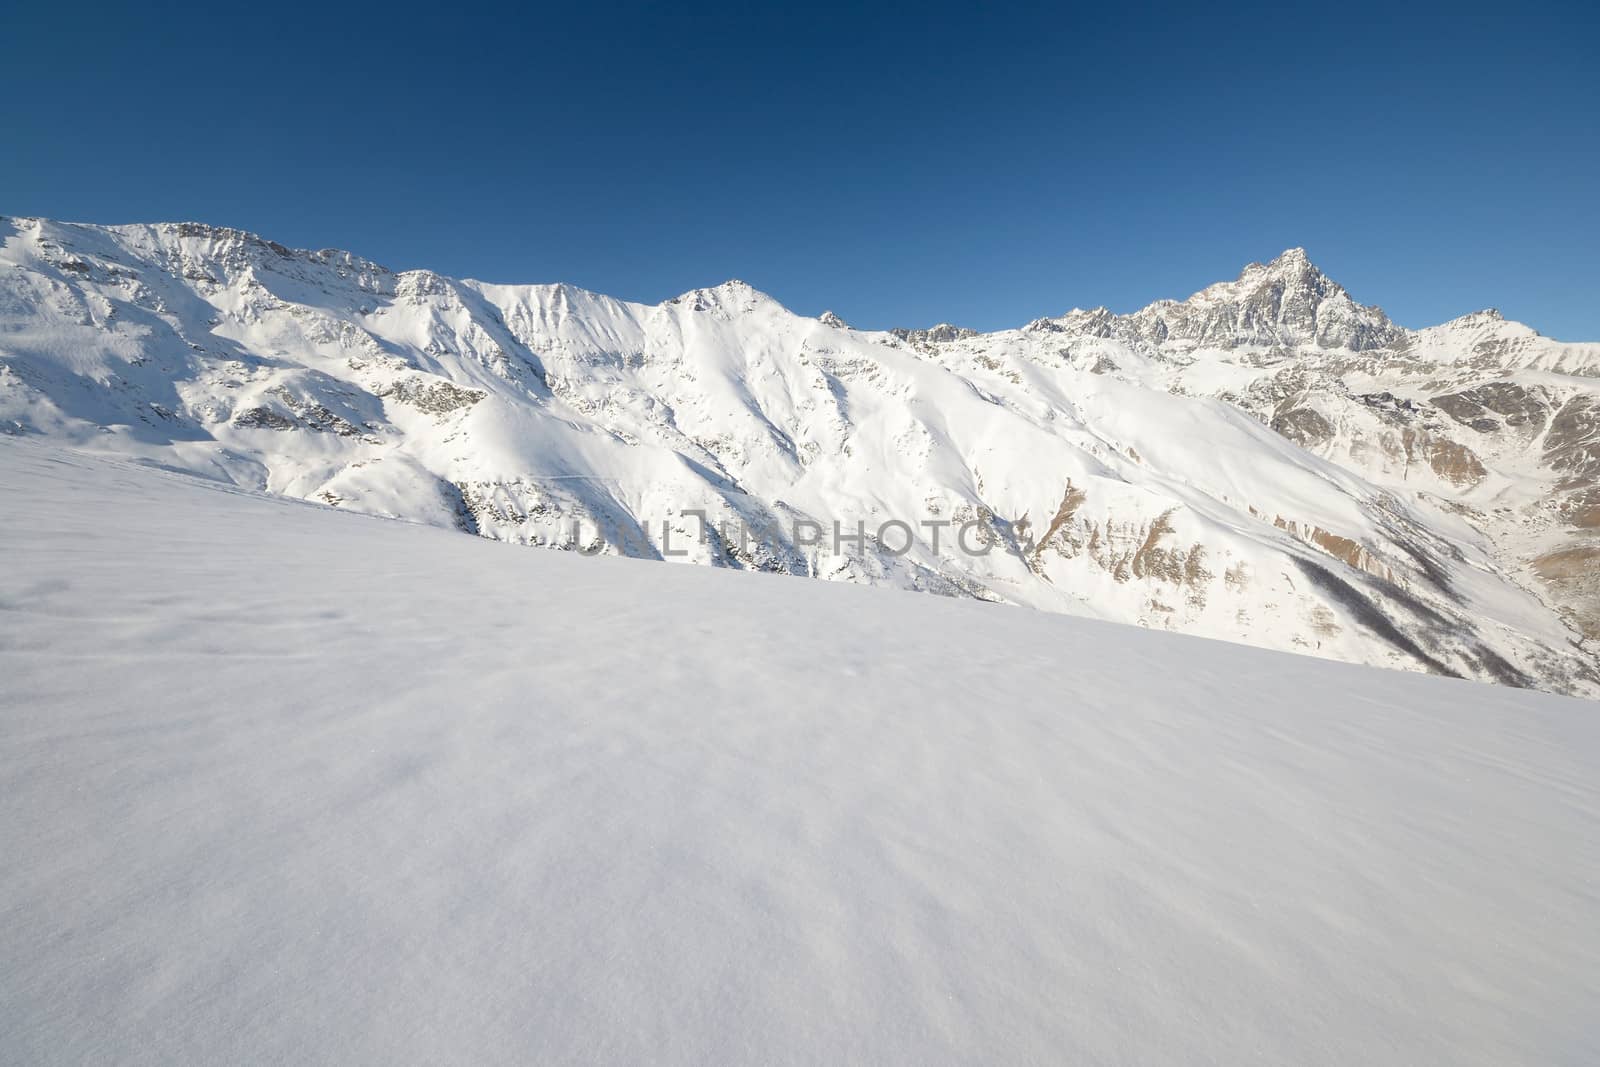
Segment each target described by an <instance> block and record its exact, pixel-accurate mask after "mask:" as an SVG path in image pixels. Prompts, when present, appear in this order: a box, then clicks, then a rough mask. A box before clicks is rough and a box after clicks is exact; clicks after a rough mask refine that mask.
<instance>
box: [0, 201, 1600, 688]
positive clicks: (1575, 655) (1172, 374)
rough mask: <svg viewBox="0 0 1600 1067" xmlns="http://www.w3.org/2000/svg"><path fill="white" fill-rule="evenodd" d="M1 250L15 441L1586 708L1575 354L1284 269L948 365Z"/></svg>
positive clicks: (822, 323) (106, 244) (481, 526)
mask: <svg viewBox="0 0 1600 1067" xmlns="http://www.w3.org/2000/svg"><path fill="white" fill-rule="evenodd" d="M0 239H3V241H4V246H3V251H0V428H3V429H5V430H7V431H8V432H10V433H15V434H29V435H45V436H47V437H49V438H51V439H53V440H55V441H57V442H60V443H61V444H63V445H71V446H75V447H78V448H86V449H93V450H96V451H104V452H115V453H120V454H124V455H128V456H134V457H138V458H140V459H143V460H145V461H147V462H151V463H156V464H160V465H162V466H166V467H171V468H177V469H181V470H185V471H189V472H192V473H195V474H198V475H201V476H203V477H207V478H213V479H218V480H222V481H226V482H230V483H233V484H236V485H239V486H242V487H245V488H248V489H251V490H256V491H264V492H271V493H279V494H285V495H289V496H293V497H299V498H304V499H308V500H317V501H321V502H323V503H326V504H328V505H330V506H334V507H341V508H348V509H352V510H357V511H363V512H369V513H373V514H379V515H388V516H393V517H397V518H403V519H407V520H411V521H415V522H423V523H429V524H434V525H440V526H452V527H456V528H459V529H462V530H465V531H468V532H471V533H476V534H479V535H482V536H485V537H492V538H497V539H500V540H506V541H512V542H518V543H523V544H532V545H540V546H545V547H556V548H567V549H580V550H584V551H598V552H605V553H613V554H614V553H623V554H629V555H639V556H650V557H661V558H672V559H680V558H681V559H683V560H687V561H691V562H698V563H709V564H714V565H719V566H729V567H740V568H750V569H761V570H770V571H781V572H787V573H793V574H806V575H813V576H816V577H822V578H828V579H833V580H843V581H854V582H864V583H870V584H885V585H893V586H898V587H905V588H915V589H924V590H929V591H933V592H938V593H944V594H948V595H957V596H969V597H977V598H981V599H988V600H999V601H1007V602H1013V603H1018V604H1025V605H1031V606H1033V607H1037V608H1041V609H1044V610H1047V611H1056V612H1065V613H1070V614H1079V615H1090V616H1095V617H1099V618H1105V619H1111V620H1117V621H1122V622H1129V623H1137V624H1140V625H1144V626H1149V627H1154V628H1161V629H1170V630H1177V631H1184V632H1189V633H1195V634H1201V635H1206V636H1211V637H1218V638H1224V639H1228V640H1235V641H1242V642H1246V643H1249V644H1255V645H1260V646H1264V647H1270V648H1279V649H1287V650H1298V651H1302V652H1307V653H1311V654H1315V655H1320V656H1324V657H1328V658H1335V659H1343V660H1350V661H1354V662H1360V663H1368V664H1374V665H1381V666H1394V667H1402V668H1407V669H1419V670H1427V671H1432V672H1435V673H1441V674H1455V675H1460V676H1464V677H1469V678H1476V679H1482V680H1487V681H1497V682H1502V683H1506V684H1512V685H1527V686H1537V687H1541V688H1547V689H1552V690H1557V691H1563V692H1570V693H1579V694H1584V695H1591V696H1592V695H1597V694H1600V660H1597V658H1596V656H1595V643H1596V642H1597V641H1600V345H1595V344H1562V343H1559V342H1555V341H1552V340H1549V339H1547V338H1543V337H1540V336H1539V335H1538V334H1537V333H1535V332H1534V331H1532V330H1530V329H1528V328H1527V327H1525V326H1521V325H1519V324H1516V323H1512V322H1507V321H1505V320H1504V319H1502V318H1501V317H1500V316H1499V315H1498V314H1496V313H1493V312H1481V313H1478V314H1475V315H1469V316H1466V317H1464V318H1461V319H1458V320H1456V321H1454V322H1451V323H1447V324H1445V325H1443V326H1438V327H1433V328H1431V329H1425V330H1408V329H1404V328H1402V327H1400V326H1398V325H1396V324H1394V323H1393V322H1391V321H1390V320H1389V319H1388V318H1387V316H1385V315H1384V313H1383V312H1382V311H1381V310H1379V309H1378V308H1375V307H1368V306H1364V305H1361V304H1358V303H1357V302H1356V301H1355V300H1354V299H1352V298H1351V296H1350V295H1349V294H1348V293H1347V292H1346V291H1345V290H1344V289H1343V288H1342V287H1340V286H1339V285H1337V284H1336V283H1335V282H1333V281H1332V280H1331V279H1329V278H1327V276H1325V275H1324V274H1322V272H1321V271H1319V270H1318V269H1317V268H1316V267H1315V266H1314V265H1313V264H1312V263H1311V262H1310V260H1309V259H1308V258H1307V256H1306V254H1305V253H1304V252H1303V251H1302V250H1299V249H1292V250H1290V251H1288V252H1285V253H1284V254H1283V255H1281V256H1279V257H1278V258H1277V259H1275V260H1273V261H1272V262H1271V263H1268V264H1265V265H1260V264H1253V265H1251V266H1249V267H1247V268H1245V270H1244V272H1243V273H1242V274H1241V275H1240V277H1239V278H1238V279H1237V280H1236V281H1233V282H1225V283H1221V284H1218V285H1213V286H1211V287H1209V288H1207V289H1205V290H1202V291H1201V292H1199V293H1197V294H1195V295H1194V296H1192V297H1190V298H1189V299H1187V300H1184V301H1171V300H1167V301H1160V302H1157V303H1155V304H1151V305H1150V306H1149V307H1146V308H1144V309H1142V310H1140V311H1138V312H1135V313H1133V314H1131V315H1115V314H1112V313H1111V312H1109V311H1106V310H1105V309H1096V310H1091V311H1081V310H1074V311H1071V312H1068V313H1067V314H1065V315H1063V316H1060V317H1058V318H1044V319H1039V320H1036V321H1035V322H1032V323H1030V324H1028V325H1027V326H1025V327H1023V328H1021V329H1017V330H1007V331H1001V332H998V333H990V334H980V333H976V332H974V331H972V330H968V329H963V328H960V327H956V326H949V325H941V326H938V327H935V328H933V329H928V330H898V331H889V332H878V331H865V330H854V329H851V328H849V327H848V326H847V325H846V324H845V323H843V322H842V321H841V320H839V319H838V318H837V317H836V316H833V315H831V314H828V315H825V316H823V317H822V319H820V320H818V319H809V318H805V317H802V316H798V315H795V314H792V313H790V312H789V311H787V310H786V309H784V308H783V307H782V306H781V305H779V304H778V303H777V302H776V301H774V300H773V299H772V298H771V297H768V296H766V295H765V294H763V293H760V292H758V291H756V290H755V289H753V288H751V287H750V286H748V285H745V284H743V283H740V282H729V283H726V284H724V285H721V286H717V287H715V288H709V289H697V290H694V291H692V292H689V293H685V294H684V295H682V296H680V297H677V298H676V299H673V300H669V301H666V302H665V303H662V304H660V305H656V306H647V305H642V304H634V303H628V302H625V301H620V300H615V299H613V298H610V297H606V296H602V295H599V294H596V293H590V292H586V291H584V290H581V289H575V288H572V287H570V286H564V285H538V286H506V285H488V284H483V283H479V282H472V281H460V280H455V279H451V278H446V277H443V276H440V275H437V274H433V273H431V272H428V271H407V272H401V273H395V272H392V271H390V270H387V269H386V268H384V267H381V266H379V265H377V264H375V263H372V262H370V261H367V260H364V259H361V258H359V257H357V256H355V255H352V254H350V253H348V252H339V251H332V250H326V251H321V252H306V251H295V250H291V249H288V248H285V247H283V246H281V245H278V244H275V243H273V242H270V241H266V240H263V239H261V238H259V237H256V236H254V235H251V234H247V233H242V232H239V231H236V230H227V229H220V228H215V227H209V226H202V225H196V224H176V225H155V226H120V227H101V226H84V225H69V224H62V223H54V222H47V221H42V220H36V219H5V220H0ZM83 506H84V507H88V508H93V507H96V506H97V503H96V502H95V501H93V500H85V501H84V502H83ZM105 521H106V522H107V523H110V524H114V523H115V522H116V515H115V514H114V513H108V514H107V515H106V516H105ZM241 580H248V579H247V576H241ZM528 595H529V598H530V604H532V603H536V601H537V597H538V590H529V591H528ZM774 625H781V620H774Z"/></svg>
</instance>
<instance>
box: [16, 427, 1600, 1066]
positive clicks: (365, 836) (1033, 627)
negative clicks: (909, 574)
mask: <svg viewBox="0 0 1600 1067" xmlns="http://www.w3.org/2000/svg"><path fill="white" fill-rule="evenodd" d="M0 500H3V501H4V505H5V506H4V507H0V558H3V559H4V560H5V561H6V565H5V566H4V567H3V568H0V796H4V797H5V799H6V805H5V815H4V817H3V818H0V855H4V856H5V857H6V861H5V862H4V863H3V864H0V959H3V960H4V961H5V965H4V966H3V967H0V1061H4V1062H9V1063H39V1064H44V1063H77V1062H86V1061H110V1060H114V1061H116V1062H121V1063H183V1062H196V1063H202V1062H204V1063H219V1062H292V1063H380V1062H394V1061H397V1060H400V1061H407V1062H437V1063H529V1062H607V1063H636V1062H662V1063H706V1062H771V1063H826V1062H863V1063H865V1062H881V1063H953V1062H1029V1061H1035V1062H1057V1063H1113V1062H1121V1063H1172V1062H1195V1063H1209V1062H1216V1063H1296V1064H1318V1063H1328V1064H1333V1063H1340V1064H1343V1063H1395V1064H1398V1063H1421V1062H1428V1063H1455V1064H1470V1063H1482V1064H1510V1063H1528V1064H1533V1063H1539V1064H1551V1063H1568V1064H1579V1063H1592V1062H1595V1061H1596V1059H1597V1058H1600V1028H1597V1027H1596V1025H1595V1019H1594V1010H1593V1009H1594V1005H1595V1004H1596V1003H1597V1002H1600V970H1597V967H1596V964H1595V960H1596V959H1600V925H1597V924H1596V923H1595V922H1594V917H1595V915H1596V914H1597V906H1600V900H1597V896H1600V786H1597V785H1596V783H1597V782H1600V720H1597V719H1596V716H1595V715H1594V713H1593V712H1594V708H1593V705H1592V704H1589V703H1585V702H1580V701H1575V700H1570V699H1565V698H1560V697H1554V696H1548V695H1542V694H1536V693H1530V692H1521V691H1514V690H1509V689H1504V688H1496V687H1491V686H1486V685H1479V684H1474V683H1467V682H1459V681H1450V680H1444V679H1436V678H1428V677H1425V676H1421V675H1413V674H1401V673H1393V672H1384V671H1377V670H1371V669H1366V668H1360V667H1353V666H1348V665H1341V664H1335V663H1330V662H1325V661H1320V660H1314V659H1310V658H1306V657H1297V656H1289V655H1283V654H1279V653H1272V652H1267V651H1262V650H1256V649H1250V648H1246V647H1242V646H1238V645H1233V644H1225V643H1219V642H1212V641H1206V640H1202V639H1198V638H1192V637H1186V636H1180V635H1171V634H1164V633H1158V632H1146V631H1141V630H1139V629H1136V628H1132V627H1126V626H1120V625H1112V624H1105V623H1097V622H1092V621H1087V620H1081V619H1074V618H1070V617H1065V616H1053V615H1046V614H1041V613H1037V612H1031V611H1026V610H1022V609H1018V608H1012V607H1005V606H997V605H984V604H979V603H975V602H972V601H955V600H945V599H940V598H931V597H925V596H912V595H907V594H903V593H896V592H892V591H887V590H874V589H866V588H860V587H852V586H845V585H836V584H827V583H817V582H805V581H796V580H789V579H785V578H781V577H773V576H761V575H750V574H738V573H734V572H731V571H724V570H714V569H707V568H688V567H664V566H660V565H655V564H652V563H649V562H644V561H635V560H626V559H617V558H593V559H589V558H582V557H579V556H577V555H576V554H572V553H556V552H529V551H526V550H522V549H518V548H515V547H510V546H506V545H503V544H498V543H494V542H491V541H488V540H483V539H474V538H467V537H462V536H460V535H459V534H454V533H451V532H448V531H445V530H440V529H436V528H432V527H428V526H420V525H414V524H408V523H401V522H393V521H384V520H380V519H374V518H369V517H365V516H359V515H354V514H349V513H345V512H342V511H339V510H336V509H331V508H325V507H318V506H314V505H310V504H305V503H300V502H295V501H290V500H285V499H282V498H267V497H262V496H259V495H256V494H254V493H251V492H247V491H245V490H241V489H238V488H234V487H232V486H229V485H226V484H223V483H220V482H205V481H202V480H199V479H196V478H194V477H193V476H191V475H186V474H180V473H175V472H172V471H164V470H156V469H151V468H149V467H141V466H139V465H138V464H136V463H133V462H129V461H126V460H114V459H108V458H106V457H102V456H91V455H87V454H84V453H81V452H74V451H71V450H67V449H64V448H61V447H58V446H51V445H46V444H44V443H42V442H39V441H30V440H27V439H15V438H0Z"/></svg>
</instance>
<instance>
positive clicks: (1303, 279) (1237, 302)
mask: <svg viewBox="0 0 1600 1067" xmlns="http://www.w3.org/2000/svg"><path fill="white" fill-rule="evenodd" d="M1129 319H1130V323H1131V325H1132V327H1133V332H1134V334H1135V335H1136V336H1137V337H1139V338H1140V339H1142V340H1144V341H1147V342H1149V343H1153V344H1160V343H1162V342H1164V341H1189V342H1192V343H1195V344H1197V345H1203V346H1207V347H1214V348H1236V347H1248V346H1262V347H1295V346H1298V345H1316V346H1317V347H1320V348H1347V349H1353V350H1364V349H1374V348H1384V347H1387V346H1389V345H1391V344H1394V343H1395V342H1396V341H1398V340H1400V339H1401V338H1402V336H1403V335H1404V331H1403V330H1401V329H1400V328H1399V327H1398V326H1396V325H1395V324H1394V323H1392V322H1390V321H1389V318H1388V316H1387V315H1385V314H1384V313H1383V311H1382V309H1380V308H1376V307H1367V306H1364V305H1361V304H1357V303H1356V302H1355V301H1354V300H1352V299H1351V297H1350V294H1349V293H1348V292H1346V291H1345V289H1344V287H1343V286H1341V285H1340V284H1339V283H1338V282H1335V281H1334V280H1333V279H1332V278H1329V277H1328V276H1327V275H1326V274H1324V273H1322V271H1321V270H1319V269H1318V268H1317V266H1316V264H1314V263H1312V262H1311V259H1310V257H1309V256H1307V255H1306V251H1305V249H1303V248H1291V249H1288V250H1287V251H1285V252H1283V253H1282V254H1281V255H1279V256H1278V257H1277V258H1276V259H1274V260H1272V261H1271V262H1270V263H1252V264H1250V265H1249V266H1247V267H1245V269H1244V270H1243V271H1242V272H1240V274H1239V277H1238V278H1237V279H1235V280H1234V281H1231V282H1218V283H1217V284H1216V285H1212V286H1208V287H1207V288H1205V289H1202V290H1201V291H1200V292H1198V293H1195V294H1194V295H1193V296H1191V297H1190V298H1189V299H1187V300H1185V301H1183V302H1181V303H1178V302H1174V301H1160V302H1157V303H1155V304H1151V305H1150V306H1149V307H1147V308H1145V309H1143V310H1142V311H1138V312H1135V313H1134V314H1133V315H1132V316H1129Z"/></svg>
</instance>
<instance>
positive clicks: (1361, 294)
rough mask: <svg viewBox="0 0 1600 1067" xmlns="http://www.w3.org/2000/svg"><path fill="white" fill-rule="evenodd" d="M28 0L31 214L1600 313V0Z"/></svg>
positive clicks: (958, 293)
mask: <svg viewBox="0 0 1600 1067" xmlns="http://www.w3.org/2000/svg"><path fill="white" fill-rule="evenodd" d="M225 7H226V5H206V6H204V7H201V6H194V7H191V8H187V9H186V8H184V7H183V6H182V5H169V6H165V7H162V6H158V5H148V6H146V5H137V6H136V5H127V6H126V8H125V9H112V8H109V7H108V8H106V9H104V10H94V9H91V8H89V7H86V6H84V5H75V4H65V3H61V2H59V0H55V2H51V3H44V4H40V3H29V2H23V3H21V4H15V3H13V4H12V5H11V6H10V7H9V8H8V14H7V15H6V16H5V22H6V30H7V33H6V36H7V37H8V38H10V40H9V42H8V47H7V49H6V59H5V62H4V63H3V64H0V123H3V126H0V128H3V130H4V138H5V144H6V149H7V156H8V157H9V159H8V161H7V162H6V163H5V165H4V166H0V212H4V213H7V214H19V215H46V216H50V217H54V218H64V219H74V220H86V221H94V222H128V221H152V220H171V219H196V220H200V221H205V222H212V223H218V224H223V225H231V226H238V227H241V228H245V229H250V230H255V231H258V232H260V233H263V234H265V235H267V236H269V237H272V238H274V239H276V240H279V241H281V242H284V243H286V244H291V245H297V246H309V247H327V246H333V247H340V248H349V249H352V250H354V251H357V252H359V253H362V254H364V255H367V256H369V257H371V258H373V259H377V260H379V261H380V262H384V263H387V264H388V265H390V266H393V267H395V268H398V269H404V268H407V267H423V266H425V267H430V268H432V269H435V270H439V271H441V272H444V273H447V274H452V275H458V276H468V277H476V278H483V279H487V280H491V281H504V282H536V281H567V282H572V283H575V284H578V285H582V286H585V287H587V288H591V289H598V290H601V291H604V292H607V293H612V294H614V295H617V296H621V297H626V298H630V299H636V300H647V301H656V300H660V299H664V298H666V297H668V296H672V295H675V294H677V293H679V292H682V291H684V290H686V289H690V288H693V287H695V286H700V285H709V284H715V283H716V282H719V281H723V280H725V279H727V278H730V277H738V278H743V279H744V280H746V281H748V282H750V283H751V284H753V285H756V286H757V287H759V288H761V289H764V290H766V291H767V292H769V293H771V294H773V295H774V296H775V297H777V298H778V299H779V300H781V301H782V302H783V303H785V304H786V305H788V306H789V307H791V308H793V309H794V310H796V311H799V312H802V313H807V314H815V313H818V312H820V311H822V310H823V309H824V308H832V309H833V310H835V311H837V312H838V313H839V314H841V315H842V316H844V317H845V318H846V319H848V320H850V321H851V322H852V323H854V324H856V325H859V326H865V327H887V326H894V325H928V324H931V323H933V322H936V321H940V320H949V321H954V322H957V323H961V324H964V325H970V326H974V327H978V328H985V329H988V328H998V327H1003V326H1014V325H1020V324H1022V323H1024V322H1026V321H1028V320H1029V319H1031V318H1034V317H1036V316H1039V315H1043V314H1058V313H1060V312H1062V311H1064V310H1066V309H1067V308H1069V307H1071V306H1074V305H1078V306H1085V307H1088V306H1094V305H1097V304H1105V305H1107V306H1109V307H1111V308H1113V309H1115V310H1119V311H1126V310H1131V309H1133V308H1135V307H1138V306H1141V305H1143V304H1145V303H1147V302H1148V301H1150V300H1153V299H1156V298H1159V297H1164V296H1177V297H1182V296H1186V295H1188V294H1189V293H1190V292H1192V291H1194V290H1195V289H1197V288H1199V287H1200V286H1202V285H1204V284H1207V283H1209V282H1211V281H1216V280H1220V279H1223V278H1231V277H1233V276H1234V275H1235V274H1237V272H1238V269H1239V268H1240V267H1241V266H1242V265H1243V264H1245V263H1246V262H1249V261H1251V260H1262V259H1267V258H1270V257H1271V256H1273V255H1275V254H1276V253H1277V252H1279V251H1281V250H1282V249H1284V248H1286V247H1289V246H1293V245H1303V246H1305V247H1306V249H1307V250H1308V251H1309V252H1310V254H1311V257H1312V259H1313V260H1314V261H1316V262H1317V263H1318V264H1319V265H1321V266H1322V267H1323V268H1324V269H1325V270H1326V271H1327V272H1328V273H1329V274H1331V275H1332V276H1333V277H1334V278H1336V279H1338V280H1339V281H1341V282H1343V283H1344V284H1345V285H1346V286H1347V287H1348V288H1349V289H1350V290H1351V291H1352V292H1353V293H1354V295H1355V296H1356V297H1357V298H1358V299H1361V300H1364V301H1367V302H1373V303H1380V304H1382V305H1384V307H1385V308H1386V309H1387V310H1388V311H1389V312H1390V314H1391V315H1393V316H1394V317H1395V318H1396V319H1397V320H1398V321H1400V322H1402V323H1404V324H1406V325H1410V326H1422V325H1428V324H1431V323H1434V322H1439V321H1443V320H1445V319H1448V318H1451V317H1454V316H1455V315H1458V314H1462V313H1465V312H1467V311H1471V310H1475V309H1477V308H1481V307H1485V306H1491V305H1493V306H1498V307H1500V308H1501V310H1502V311H1504V312H1505V313H1506V314H1507V315H1508V316H1510V317H1513V318H1517V319H1521V320H1523V321H1526V322H1528V323H1529V324H1531V325H1533V326H1534V327H1536V328H1538V329H1539V330H1541V331H1542V332H1544V333H1547V334H1550V335H1551V336H1555V337H1561V338H1564V339H1569V340H1600V15H1597V14H1595V13H1594V11H1593V9H1592V7H1591V6H1589V5H1584V6H1579V5H1576V4H1570V5H1564V6H1539V5H1533V6H1524V7H1520V8H1514V7H1513V6H1512V5H1504V6H1503V7H1502V8H1501V9H1500V10H1501V11H1503V12H1504V13H1503V14H1483V15H1478V14H1472V13H1470V12H1468V11H1467V10H1466V9H1465V8H1464V7H1462V6H1460V5H1456V6H1452V7H1448V8H1446V7H1439V8H1436V9H1432V10H1427V9H1421V8H1412V7H1407V6H1406V5H1399V4H1390V5H1387V6H1384V7H1373V8H1365V9H1363V8H1360V7H1358V6H1351V5H1348V4H1326V3H1325V4H1322V5H1319V6H1317V7H1308V8H1305V9H1303V10H1299V11H1297V10H1296V8H1295V7H1294V6H1293V5H1288V4H1282V3H1279V4H1273V5H1270V6H1267V5H1263V6H1246V7H1233V8H1228V9H1222V8H1215V7H1209V6H1206V5H1192V4H1190V5H1181V6H1175V7H1174V8H1172V9H1167V8H1165V7H1162V6H1154V5H1152V6H1138V7H1120V8H1118V9H1116V10H1111V9H1109V8H1108V9H1105V10H1094V9H1089V10H1081V11H1072V10H1068V9H1067V8H1065V7H1062V6H1054V7H1046V6H1039V7H1031V6H1030V7H1003V6H982V7H980V6H943V5H932V4H919V5H905V6H896V7H888V6H880V7H877V8H875V9H873V10H871V11H868V12H863V11H861V10H855V9H848V8H838V9H832V8H829V7H827V6H824V5H795V6H794V7H793V8H791V9H788V10H783V9H771V10H757V9H751V8H749V7H746V6H743V5H740V6H730V7H726V8H721V7H717V6H714V5H708V4H697V5H692V6H689V7H687V8H685V9H683V10H674V9H673V8H671V7H667V6H660V5H621V6H604V7H598V6H597V7H592V8H588V9H585V10H581V11H580V10H577V9H576V8H577V5H563V6H559V7H557V6H551V7H542V6H538V5H531V6H523V7H516V8H513V7H511V6H510V5H508V6H507V7H506V8H505V9H504V10H497V9H494V8H489V7H474V6H470V5H466V6H459V7H454V8H452V7H449V6H445V5H427V6H417V7H415V8H407V7H406V6H403V5H400V4H383V5H379V4H370V5H360V4H354V5H340V4H334V3H324V4H321V5H306V6H299V5H295V4H265V5H252V6H250V8H249V10H244V11H228V10H225Z"/></svg>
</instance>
